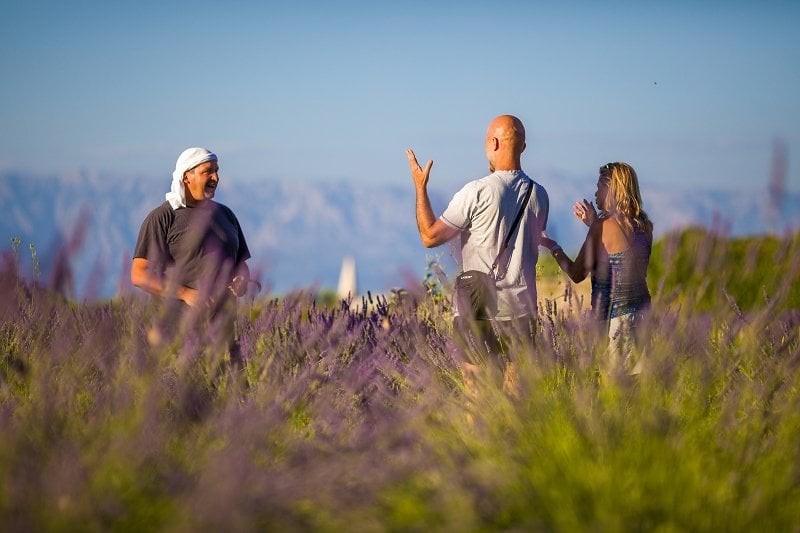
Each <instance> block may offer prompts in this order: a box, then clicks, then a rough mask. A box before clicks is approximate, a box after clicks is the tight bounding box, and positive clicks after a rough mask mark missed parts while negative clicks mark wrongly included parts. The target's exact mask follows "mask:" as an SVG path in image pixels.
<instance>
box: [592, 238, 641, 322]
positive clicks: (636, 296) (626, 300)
mask: <svg viewBox="0 0 800 533" xmlns="http://www.w3.org/2000/svg"><path fill="white" fill-rule="evenodd" d="M630 243H631V245H630V247H629V248H628V249H627V250H625V251H622V252H617V253H613V254H608V262H609V264H608V268H607V269H600V270H601V271H602V270H605V271H606V272H608V275H607V277H604V276H601V275H598V269H597V268H595V271H594V272H592V310H593V311H594V314H595V316H596V317H597V318H598V319H600V320H605V319H607V318H614V317H617V316H621V315H626V314H628V313H636V312H638V311H641V310H643V309H645V308H646V307H647V306H648V305H649V304H650V291H649V290H648V289H647V265H648V264H649V263H650V251H651V248H652V243H651V240H650V239H649V238H648V236H647V234H646V233H644V232H642V231H639V230H636V231H634V233H633V237H632V238H631V239H630Z"/></svg>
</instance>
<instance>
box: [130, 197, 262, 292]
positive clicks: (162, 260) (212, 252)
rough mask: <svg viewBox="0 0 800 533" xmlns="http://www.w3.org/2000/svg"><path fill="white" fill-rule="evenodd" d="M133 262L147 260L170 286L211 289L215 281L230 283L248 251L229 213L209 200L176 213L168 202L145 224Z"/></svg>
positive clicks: (148, 218)
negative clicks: (168, 281)
mask: <svg viewBox="0 0 800 533" xmlns="http://www.w3.org/2000/svg"><path fill="white" fill-rule="evenodd" d="M133 257H134V258H143V259H147V260H148V261H150V262H151V265H152V267H153V269H154V271H155V272H157V273H159V274H160V275H161V276H162V277H165V278H167V279H168V280H170V281H175V282H177V283H179V284H181V285H186V286H187V287H191V288H194V289H206V290H213V289H214V285H213V284H215V283H217V282H219V283H224V284H225V285H227V284H228V283H229V282H230V280H231V277H232V276H233V272H234V269H235V267H236V265H238V264H239V263H241V262H242V261H245V260H247V259H249V258H250V250H249V249H248V248H247V242H245V239H244V233H243V232H242V228H241V226H239V221H238V220H237V219H236V216H235V215H234V214H233V211H231V210H230V208H228V207H226V206H224V205H222V204H220V203H217V202H214V201H210V200H209V201H206V202H203V203H202V204H200V205H198V206H195V207H182V208H180V209H172V206H170V204H169V202H164V203H163V204H161V205H160V206H158V207H156V208H155V209H153V210H152V211H151V212H150V214H149V215H147V217H146V218H145V219H144V222H143V223H142V227H141V228H140V230H139V238H138V239H137V240H136V250H135V251H134V254H133ZM206 284H208V285H206Z"/></svg>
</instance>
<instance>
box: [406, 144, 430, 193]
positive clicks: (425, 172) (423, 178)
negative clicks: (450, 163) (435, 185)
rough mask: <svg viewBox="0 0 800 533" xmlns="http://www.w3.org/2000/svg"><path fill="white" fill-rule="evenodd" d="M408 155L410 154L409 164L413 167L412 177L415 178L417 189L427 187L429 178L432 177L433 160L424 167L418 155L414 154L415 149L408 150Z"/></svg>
mask: <svg viewBox="0 0 800 533" xmlns="http://www.w3.org/2000/svg"><path fill="white" fill-rule="evenodd" d="M406 156H408V166H409V167H410V168H411V177H412V178H413V179H414V185H415V186H416V187H417V189H425V188H427V186H428V180H429V179H430V177H431V167H432V166H433V161H428V163H427V164H426V165H425V168H422V167H421V166H420V164H419V162H418V161H417V156H416V155H414V150H412V149H411V148H409V149H408V150H406Z"/></svg>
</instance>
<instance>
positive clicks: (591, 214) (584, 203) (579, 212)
mask: <svg viewBox="0 0 800 533" xmlns="http://www.w3.org/2000/svg"><path fill="white" fill-rule="evenodd" d="M572 212H573V213H575V218H577V219H578V220H580V221H581V222H583V223H584V224H586V225H587V226H591V225H592V224H593V223H594V221H595V220H597V211H596V210H595V208H594V205H593V204H592V202H590V201H588V200H587V199H586V198H584V199H583V200H580V201H578V202H575V203H574V204H573V205H572Z"/></svg>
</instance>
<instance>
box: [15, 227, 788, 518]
mask: <svg viewBox="0 0 800 533" xmlns="http://www.w3.org/2000/svg"><path fill="white" fill-rule="evenodd" d="M671 239H672V240H671ZM796 246H797V239H796V238H794V239H789V240H785V239H783V240H782V239H772V238H764V239H761V240H755V239H753V240H742V241H738V240H725V239H719V238H717V237H714V236H711V235H709V234H707V233H699V232H688V233H687V234H684V235H676V236H671V237H670V238H667V239H665V240H664V241H662V242H659V243H657V245H656V247H655V251H654V260H653V271H652V272H651V288H654V291H653V292H654V296H655V299H654V309H653V312H652V317H651V320H649V321H648V322H646V323H645V324H644V325H643V326H642V328H643V329H642V331H641V340H640V343H639V345H638V346H637V350H636V354H637V356H639V357H641V358H642V360H643V362H644V367H643V368H644V369H643V372H642V374H640V375H638V376H628V375H608V374H606V373H604V372H603V371H602V368H603V363H604V361H605V358H606V352H605V344H604V338H603V337H604V336H603V333H602V332H599V331H598V329H597V328H596V325H595V324H594V323H593V322H592V321H591V319H589V318H587V317H586V316H585V310H584V309H579V308H578V307H577V303H576V299H574V298H573V297H572V296H571V295H570V294H567V295H566V296H565V297H564V298H559V299H558V301H557V303H558V305H556V301H555V300H553V301H548V302H547V304H545V305H542V307H541V310H540V315H539V317H538V321H537V339H536V346H535V348H534V349H528V348H525V347H524V345H514V346H517V347H516V348H514V349H512V350H510V351H509V353H508V354H507V355H508V357H509V358H510V359H511V360H512V361H513V362H515V363H516V365H517V369H518V372H517V380H516V387H514V388H513V389H509V388H508V387H507V386H504V380H503V376H502V375H501V372H500V370H499V369H497V368H495V367H494V366H492V365H487V364H485V363H483V362H481V361H483V358H482V357H480V356H479V354H476V353H474V352H472V351H466V352H465V351H463V350H461V349H460V348H459V347H458V346H457V345H456V344H455V343H454V342H453V341H452V339H451V332H450V317H449V315H448V312H449V310H448V307H447V290H448V289H447V285H446V284H445V283H444V282H442V281H441V280H438V281H434V280H433V279H432V278H426V282H425V283H424V284H422V286H420V287H409V288H408V290H407V291H403V292H402V293H400V292H398V293H397V294H396V295H395V297H393V298H392V301H391V302H388V303H387V302H384V303H383V304H380V303H376V304H375V305H373V306H372V307H370V308H369V309H367V308H366V307H365V308H358V309H351V308H350V306H349V305H347V303H345V304H342V302H338V301H331V302H321V301H320V299H319V297H318V296H316V295H314V294H311V293H296V294H291V295H287V296H286V297H285V298H281V299H271V300H266V299H265V300H258V301H256V302H254V303H252V304H247V305H244V306H242V307H241V308H240V310H239V311H240V315H239V317H238V322H237V326H238V330H239V332H240V342H241V346H242V351H243V353H245V354H246V363H245V364H244V366H243V367H237V366H235V365H232V364H231V362H230V351H229V350H228V348H227V347H226V346H224V345H220V343H218V342H215V341H214V338H213V337H210V336H209V337H202V336H200V337H195V336H193V335H194V334H193V333H191V332H190V331H189V330H186V331H184V330H183V329H181V328H182V327H183V326H181V325H180V324H176V323H175V322H169V321H168V320H167V317H168V310H167V309H166V308H165V307H163V306H161V305H159V304H158V303H157V302H155V301H152V300H149V299H147V298H135V297H131V296H123V297H120V298H118V299H117V300H115V301H113V302H100V303H96V304H88V303H75V302H68V301H65V300H64V299H63V298H62V297H60V296H59V295H57V294H54V293H50V292H48V291H46V290H44V289H43V288H42V287H37V286H32V287H29V286H27V285H26V284H25V283H24V282H23V281H21V280H19V279H18V278H16V277H14V276H13V275H12V274H11V273H4V274H3V275H2V276H0V291H1V292H2V297H0V427H2V432H0V523H2V524H3V526H4V529H8V530H9V531H17V530H20V531H27V530H37V531H48V530H59V531H60V530H90V531H95V530H96V531H108V530H121V531H141V530H173V531H194V530H204V531H208V530H225V531H254V530H255V531H308V530H313V531H345V530H346V531H497V530H516V531H556V530H560V531H587V530H588V531H642V530H644V531H652V530H659V531H687V530H690V531H753V530H764V531H787V530H788V531H791V530H794V529H796V527H797V524H798V523H800V370H799V369H800V364H799V363H800V314H799V313H798V312H797V309H798V306H797V304H796V300H795V298H796V292H794V291H795V289H794V285H796V282H795V281H792V282H791V283H790V282H787V281H785V279H784V280H782V281H778V282H776V281H775V280H772V279H769V280H768V279H764V280H762V281H761V283H759V282H758V280H757V278H758V276H760V275H764V276H769V275H776V273H777V272H779V271H780V272H782V273H783V274H784V276H787V275H788V276H789V278H788V279H790V280H792V279H794V280H796V278H791V272H793V271H792V268H795V267H794V266H792V265H793V261H794V259H793V257H794V256H797V248H796ZM709 250H710V251H709ZM753 250H755V251H753ZM704 251H706V252H708V253H706V252H704ZM717 254H719V255H720V256H722V257H717ZM548 269H550V270H548ZM726 269H729V271H727V270H726ZM551 270H552V268H551V266H547V263H546V262H544V266H543V267H542V270H541V271H540V272H539V275H540V276H543V277H545V278H546V277H547V276H548V275H550V272H551ZM794 272H795V274H794V275H796V271H794ZM704 273H705V274H704ZM708 273H714V274H715V276H714V279H709V278H710V276H709V275H708ZM787 273H788V274H787ZM717 274H719V275H718V276H717ZM740 278H741V279H747V280H750V281H751V282H752V284H751V285H747V284H745V285H743V287H746V288H747V289H746V290H744V289H742V291H743V292H736V291H737V290H739V288H738V287H737V285H736V283H734V282H733V280H734V279H740ZM437 279H438V278H437ZM436 283H442V284H441V286H440V287H439V288H436V287H437V286H436ZM782 284H783V285H782ZM784 285H786V287H785V290H784V288H783V286H784ZM762 286H763V287H764V289H763V291H762V290H761V287H762ZM753 291H755V292H756V297H754V298H752V299H749V300H748V299H747V298H746V296H747V295H748V294H750V293H751V292H753ZM726 292H727V294H728V295H729V296H730V300H729V299H728V298H727V297H726V296H725V294H726ZM764 292H766V294H767V295H769V299H768V300H765V298H764V297H763V293H764ZM167 325H171V326H172V328H169V327H166V326H167ZM192 331H193V330H192ZM175 334H178V335H177V336H174V335H175ZM467 363H473V364H475V365H477V368H478V370H477V372H476V373H470V372H468V371H467V369H468V368H469V367H468V366H467Z"/></svg>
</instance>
